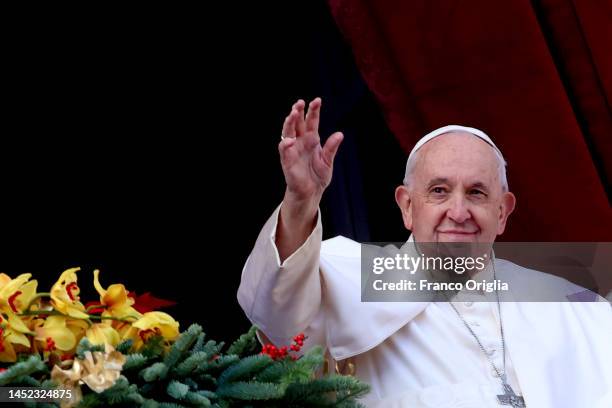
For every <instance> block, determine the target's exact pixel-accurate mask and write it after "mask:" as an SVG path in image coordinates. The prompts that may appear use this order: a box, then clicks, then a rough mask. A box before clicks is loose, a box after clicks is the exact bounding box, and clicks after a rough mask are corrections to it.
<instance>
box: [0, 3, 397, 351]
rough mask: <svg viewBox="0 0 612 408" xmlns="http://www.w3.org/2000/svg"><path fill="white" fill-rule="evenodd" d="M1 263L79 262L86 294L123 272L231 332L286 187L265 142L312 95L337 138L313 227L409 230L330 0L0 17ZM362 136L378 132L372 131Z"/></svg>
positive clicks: (274, 139) (391, 152) (1, 266)
mask: <svg viewBox="0 0 612 408" xmlns="http://www.w3.org/2000/svg"><path fill="white" fill-rule="evenodd" d="M5 18H6V19H7V20H10V21H9V23H10V25H7V26H6V27H7V28H6V32H7V35H6V37H5V44H6V46H7V48H6V49H5V53H4V55H3V59H2V60H3V66H4V67H3V68H4V70H5V75H4V81H3V82H4V85H5V91H6V93H5V94H4V96H5V98H4V102H5V104H4V105H5V109H4V115H3V117H4V126H3V128H4V129H3V132H2V133H3V135H2V147H1V149H0V155H1V156H0V163H1V165H0V172H1V173H0V174H1V177H2V197H1V200H0V210H1V214H2V217H1V218H0V220H1V221H0V237H1V241H0V245H1V247H0V248H1V254H2V257H1V258H0V271H3V272H5V273H8V274H9V275H10V276H11V277H14V276H15V275H17V274H18V273H22V272H32V273H33V274H34V277H35V278H37V279H38V280H39V282H40V289H39V290H40V291H43V290H45V291H46V290H48V289H49V288H50V286H51V285H52V284H53V282H54V281H55V280H56V279H57V277H58V276H59V274H60V273H61V272H62V271H63V270H64V269H66V268H68V267H73V266H80V267H81V268H82V272H80V275H79V285H80V287H81V290H82V299H83V300H85V301H86V300H96V296H95V292H93V290H92V289H93V285H92V270H93V269H94V268H100V269H101V271H102V273H101V280H102V284H103V286H108V285H109V284H111V283H115V282H122V283H124V284H125V285H126V286H127V288H128V289H129V290H132V291H136V292H138V293H142V292H146V291H150V292H152V293H153V294H154V295H156V296H159V297H161V298H166V299H172V300H175V301H177V302H178V305H177V306H175V307H173V308H171V309H168V310H167V311H168V312H169V313H171V314H172V315H173V316H175V317H176V318H177V319H178V320H179V321H180V322H181V327H182V328H186V327H187V326H188V324H190V323H191V322H199V323H201V324H202V325H203V326H204V329H205V331H207V332H208V333H209V334H210V335H211V336H212V337H213V338H216V339H220V340H228V341H229V340H232V339H233V338H234V337H236V336H237V335H238V334H240V333H242V332H243V331H245V330H247V329H248V327H249V323H248V321H247V320H246V318H245V317H244V316H243V314H242V311H241V309H240V307H239V305H238V303H237V301H236V290H237V288H238V284H239V280H240V273H241V269H242V265H243V263H244V261H245V259H246V257H247V256H248V254H249V252H250V249H251V246H252V244H253V243H254V241H255V238H256V236H257V234H258V231H259V229H260V227H261V226H262V225H263V223H264V222H265V220H266V219H267V218H268V216H269V215H270V214H271V212H272V211H273V209H274V208H275V207H276V206H277V205H278V204H279V203H280V200H281V199H282V195H283V190H284V180H283V178H282V172H281V169H280V165H279V161H278V153H277V143H278V141H279V136H280V129H281V125H282V121H283V119H284V116H285V115H286V114H287V113H288V111H289V108H290V106H291V104H292V103H293V102H294V101H295V99H297V98H299V97H301V98H307V99H311V98H313V97H315V96H321V97H323V118H322V124H321V136H322V137H323V138H325V137H327V136H328V135H329V134H330V133H331V132H332V131H335V130H342V131H343V132H345V136H346V139H345V141H344V142H343V145H342V146H341V148H340V152H339V156H338V158H337V162H336V171H335V174H334V181H333V183H332V186H331V187H330V189H329V191H328V192H327V194H326V196H325V198H324V202H323V204H322V207H323V211H324V217H325V218H324V226H325V229H324V231H325V235H326V236H328V237H329V236H334V235H336V234H343V235H346V236H350V237H352V238H355V239H358V240H373V241H376V240H381V241H382V240H397V241H400V240H403V239H405V238H406V237H407V233H406V232H405V231H404V230H403V227H402V225H401V220H400V215H399V211H398V210H396V208H395V203H394V199H393V190H394V188H395V186H396V185H397V184H399V183H400V182H401V179H402V177H403V167H404V160H405V156H404V154H403V152H402V151H401V149H400V148H399V145H398V143H397V142H396V140H395V139H394V138H393V137H392V135H391V134H390V132H389V130H388V129H387V127H386V126H385V124H384V122H383V119H382V114H381V112H380V110H379V108H378V106H377V105H376V103H375V101H374V99H373V97H372V95H371V94H370V92H369V91H368V90H367V88H366V87H365V85H364V83H363V81H362V79H361V77H360V76H359V74H358V72H357V69H356V67H355V64H354V62H353V58H352V55H351V52H350V49H349V47H348V46H347V44H346V43H345V41H344V40H343V38H342V36H341V35H340V34H339V32H338V30H337V28H336V26H335V24H334V22H333V19H332V17H331V15H330V12H329V10H328V7H327V5H326V4H325V2H323V1H320V0H316V1H305V2H299V3H298V4H295V3H293V2H284V3H283V6H282V7H278V6H277V5H276V6H274V5H269V6H266V5H265V4H264V3H258V4H257V5H252V4H251V5H249V4H248V3H246V4H242V5H240V6H239V7H238V6H236V5H228V6H219V5H215V6H206V8H205V9H200V8H198V9H189V8H178V7H176V8H153V7H152V6H150V5H147V6H146V8H145V7H144V6H143V7H142V8H137V7H134V8H133V9H126V8H123V9H120V10H117V9H115V10H108V9H102V8H100V9H94V8H93V7H92V8H87V9H85V8H82V9H74V8H71V9H68V8H66V9H57V8H54V9H47V10H41V9H38V10H19V11H15V12H14V13H8V14H6V15H5ZM374 141H375V142H376V143H374Z"/></svg>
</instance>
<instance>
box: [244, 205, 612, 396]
mask: <svg viewBox="0 0 612 408" xmlns="http://www.w3.org/2000/svg"><path fill="white" fill-rule="evenodd" d="M279 208H280V207H279ZM279 208H277V210H276V211H275V212H274V214H273V215H272V217H271V218H270V219H269V220H268V222H267V223H266V225H265V226H264V228H263V230H262V231H261V233H260V235H259V237H258V239H257V242H256V244H255V247H254V249H253V252H252V253H251V255H250V256H249V258H248V260H247V262H246V264H245V266H244V270H243V272H242V280H241V284H240V288H239V290H238V301H239V302H240V305H241V306H242V308H243V310H244V311H245V313H246V315H247V317H248V318H249V319H250V320H251V322H253V324H255V325H257V326H258V327H259V328H260V330H261V331H262V332H263V333H264V334H265V335H266V336H267V337H268V338H269V339H270V340H271V341H272V342H274V343H276V344H281V345H285V344H290V343H291V338H292V337H293V336H294V335H295V334H297V333H299V332H304V333H306V335H307V336H308V339H307V344H306V345H315V344H320V345H323V346H325V347H326V349H327V351H328V352H329V354H330V355H331V356H332V357H333V358H334V359H335V360H336V361H342V360H345V359H349V358H350V359H351V360H352V362H353V363H354V365H355V369H356V371H355V375H356V376H357V377H358V378H360V379H361V380H363V381H364V382H367V383H368V384H370V385H371V387H372V391H371V393H370V394H369V395H368V396H367V397H366V398H365V399H364V400H363V402H364V403H365V404H366V406H368V407H385V408H387V407H389V408H393V407H407V408H417V407H436V408H446V407H449V408H450V407H457V408H459V407H460V408H472V407H474V408H482V407H500V406H501V405H499V403H498V401H497V395H500V394H503V389H502V386H501V382H500V379H499V378H498V377H497V374H496V373H495V371H494V370H493V368H492V367H491V362H490V361H489V359H488V358H487V357H486V356H485V354H484V353H483V351H482V350H481V349H480V347H479V346H478V344H477V343H476V341H475V339H474V337H472V335H471V334H470V332H469V331H468V330H467V328H466V327H465V325H464V324H463V322H462V321H461V320H460V319H459V318H458V316H457V314H456V313H455V311H454V310H453V309H452V308H451V306H450V304H449V303H448V302H419V303H417V302H361V265H360V261H361V256H360V245H359V244H358V243H357V242H355V241H351V240H349V239H347V238H344V237H336V238H333V239H330V240H326V241H324V242H321V236H322V233H321V231H322V227H321V222H320V216H319V220H318V221H317V226H316V227H315V229H314V231H313V233H312V234H311V235H310V237H309V238H308V239H307V241H306V242H305V243H304V244H303V245H302V246H301V247H300V248H299V249H298V250H297V251H296V252H295V253H294V254H292V255H291V256H290V257H289V258H287V259H286V260H285V261H284V262H283V263H282V264H281V263H280V258H279V255H278V251H277V249H276V246H275V244H274V242H275V233H276V225H277V220H278V214H279ZM495 271H496V274H497V277H498V278H499V279H501V280H502V281H504V282H514V281H518V280H521V279H526V278H527V277H528V278H529V279H531V280H536V281H539V283H538V286H539V287H545V285H547V284H548V283H549V282H548V281H550V284H551V285H559V284H562V285H566V286H567V287H568V290H569V291H570V292H571V293H575V292H579V291H580V290H581V288H580V287H577V286H575V285H573V284H570V283H569V282H567V281H564V280H561V279H560V278H557V277H553V276H552V275H547V274H544V273H541V272H537V271H533V270H530V269H525V268H522V267H520V266H518V265H515V264H513V263H511V262H508V261H505V260H502V259H495ZM484 272H485V271H483V273H484ZM540 285H544V286H540ZM474 296H478V295H477V294H476V295H474ZM482 296H484V295H482ZM474 300H476V301H465V302H454V303H453V304H454V305H455V306H456V307H457V309H458V311H459V312H460V313H461V315H462V316H463V317H464V319H465V320H466V322H467V323H468V324H469V325H470V326H471V327H472V329H473V330H474V332H475V333H476V335H477V336H478V337H479V339H480V341H481V343H482V344H483V346H484V348H485V350H486V351H487V353H488V354H489V356H490V359H491V360H492V361H493V363H494V364H495V365H496V366H497V367H498V368H501V367H503V362H502V352H501V344H500V332H499V327H500V326H499V325H500V321H499V315H498V313H497V303H495V302H494V303H490V302H478V301H477V300H478V299H474ZM500 306H501V314H502V321H503V328H504V335H505V343H506V373H507V377H508V382H509V384H510V385H511V386H512V388H513V389H514V391H515V392H516V393H517V394H520V395H522V396H523V397H524V399H525V403H526V405H527V407H529V408H564V407H567V408H583V407H584V408H587V407H588V408H611V407H612V308H611V307H610V304H609V303H608V302H575V303H572V302H551V303H544V302H501V305H500Z"/></svg>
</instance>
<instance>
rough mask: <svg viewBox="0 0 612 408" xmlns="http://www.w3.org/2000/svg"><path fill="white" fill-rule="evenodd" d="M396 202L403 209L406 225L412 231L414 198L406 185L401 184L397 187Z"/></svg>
mask: <svg viewBox="0 0 612 408" xmlns="http://www.w3.org/2000/svg"><path fill="white" fill-rule="evenodd" d="M395 202H396V203H397V205H398V207H399V208H400V210H401V211H402V218H403V219H404V226H405V227H406V229H408V230H411V231H412V220H413V217H412V198H411V197H410V191H409V190H408V188H407V187H406V186H399V187H398V188H396V189H395Z"/></svg>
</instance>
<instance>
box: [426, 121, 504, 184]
mask: <svg viewBox="0 0 612 408" xmlns="http://www.w3.org/2000/svg"><path fill="white" fill-rule="evenodd" d="M415 176H417V178H418V179H421V181H426V180H423V178H448V179H457V178H462V179H471V178H474V179H479V180H480V181H481V182H485V181H486V182H487V184H488V183H493V182H498V181H499V161H498V158H497V156H496V155H495V151H494V148H493V147H492V146H491V145H489V144H488V143H487V142H485V141H484V140H482V139H480V138H479V137H477V136H474V135H472V134H470V133H467V132H450V133H445V134H443V135H440V136H438V137H436V138H434V139H432V140H430V141H428V142H427V143H425V144H424V145H423V146H422V147H421V148H420V149H419V150H418V155H417V163H416V166H415ZM463 181H466V180H463Z"/></svg>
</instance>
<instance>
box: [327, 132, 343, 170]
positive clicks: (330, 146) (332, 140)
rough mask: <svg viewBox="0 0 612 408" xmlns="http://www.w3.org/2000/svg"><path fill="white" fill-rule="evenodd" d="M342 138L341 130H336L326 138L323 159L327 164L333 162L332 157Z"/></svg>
mask: <svg viewBox="0 0 612 408" xmlns="http://www.w3.org/2000/svg"><path fill="white" fill-rule="evenodd" d="M342 139H344V135H343V134H342V132H336V133H334V134H333V135H331V136H330V137H328V138H327V141H326V142H325V145H324V146H323V159H324V160H325V162H326V163H327V164H328V165H329V166H331V165H332V164H333V163H334V157H336V153H337V152H338V147H340V143H341V142H342Z"/></svg>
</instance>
